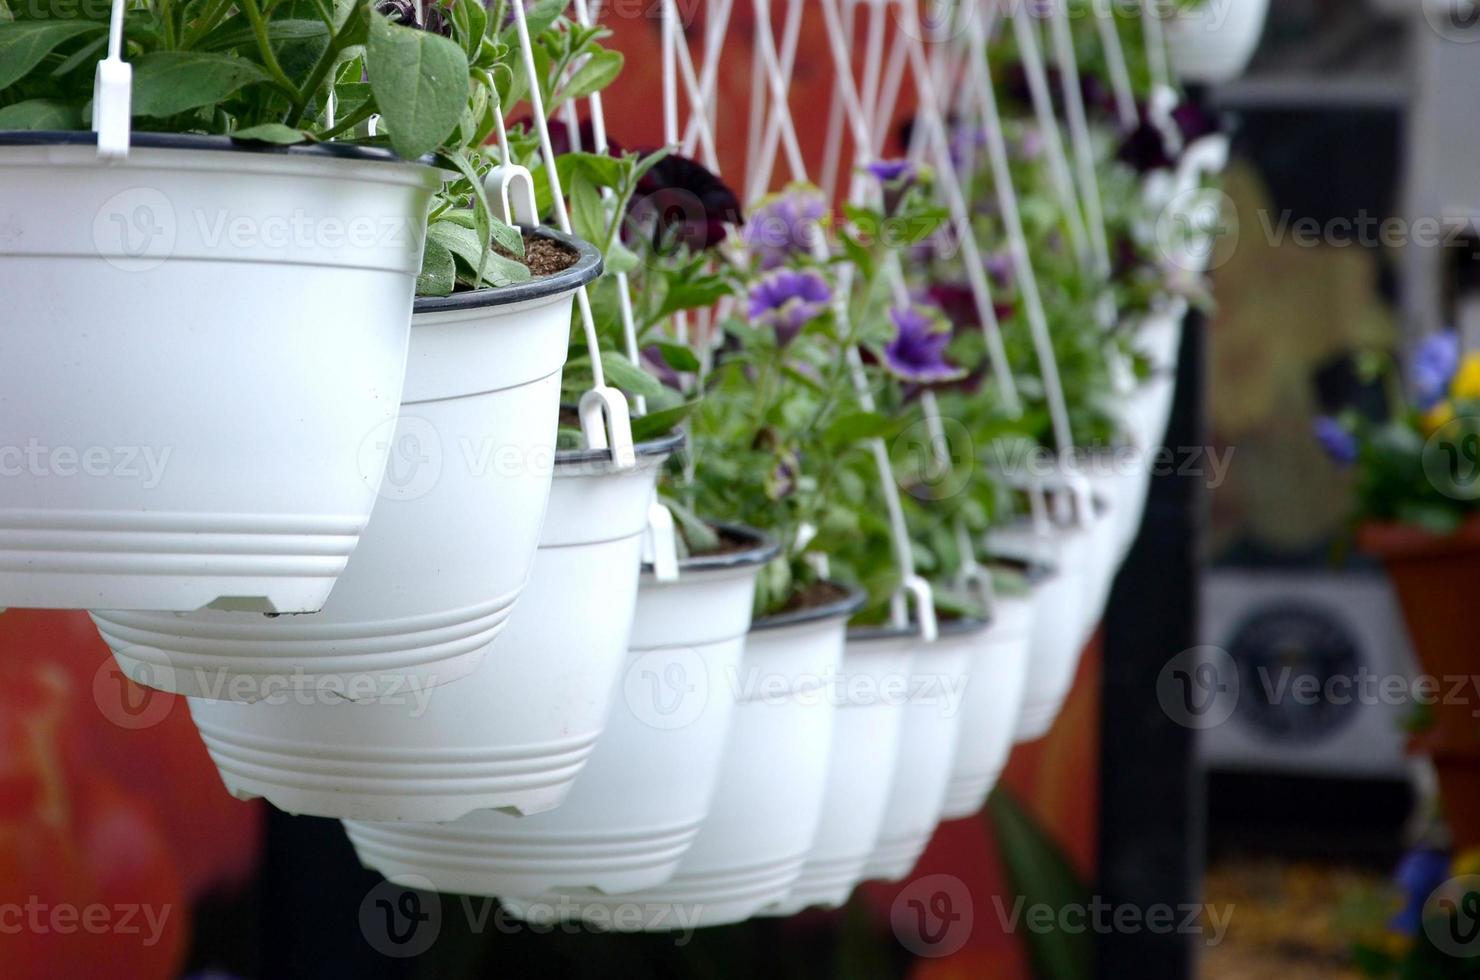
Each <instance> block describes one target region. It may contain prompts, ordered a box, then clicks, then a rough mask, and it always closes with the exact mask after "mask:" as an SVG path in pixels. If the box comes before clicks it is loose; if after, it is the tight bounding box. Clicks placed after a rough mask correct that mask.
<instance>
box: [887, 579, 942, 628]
mask: <svg viewBox="0 0 1480 980" xmlns="http://www.w3.org/2000/svg"><path fill="white" fill-rule="evenodd" d="M911 599H913V600H914V601H915V618H914V622H916V623H918V624H919V625H920V639H921V640H923V641H924V642H926V643H934V642H935V641H936V640H938V639H940V624H939V623H938V622H937V621H936V618H935V590H934V589H932V588H931V587H930V583H929V582H927V581H925V580H924V579H923V578H921V577H920V576H918V575H906V576H905V578H904V581H903V582H900V583H899V591H898V592H896V593H894V598H893V600H892V603H891V604H892V605H893V606H894V613H895V619H896V620H897V621H898V620H903V621H904V622H909V621H910V619H909V601H910V600H911Z"/></svg>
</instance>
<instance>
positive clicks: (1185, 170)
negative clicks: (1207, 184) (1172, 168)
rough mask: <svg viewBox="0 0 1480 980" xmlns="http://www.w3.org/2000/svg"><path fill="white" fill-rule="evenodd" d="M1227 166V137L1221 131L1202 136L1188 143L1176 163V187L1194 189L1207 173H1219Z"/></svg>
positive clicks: (1182, 189) (1185, 189)
mask: <svg viewBox="0 0 1480 980" xmlns="http://www.w3.org/2000/svg"><path fill="white" fill-rule="evenodd" d="M1227 166H1228V137H1226V136H1224V135H1222V134H1221V133H1215V134H1214V135H1212V136H1204V137H1203V138H1202V139H1199V140H1194V141H1193V142H1192V143H1189V144H1188V146H1187V150H1186V151H1185V152H1184V153H1183V154H1182V162H1181V163H1179V164H1178V165H1177V189H1178V190H1179V191H1190V190H1194V189H1195V188H1196V187H1197V185H1198V184H1199V183H1201V182H1202V179H1203V177H1204V176H1205V175H1207V174H1216V173H1220V172H1221V171H1222V170H1223V168H1225V167H1227Z"/></svg>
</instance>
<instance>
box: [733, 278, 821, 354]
mask: <svg viewBox="0 0 1480 980" xmlns="http://www.w3.org/2000/svg"><path fill="white" fill-rule="evenodd" d="M831 301H832V290H831V289H830V288H829V287H828V285H827V280H825V279H823V278H822V276H820V275H819V274H817V273H816V272H813V271H811V270H805V271H802V272H797V271H794V270H791V269H778V270H776V271H775V272H773V273H771V274H770V275H768V276H765V277H764V278H763V279H761V281H760V282H758V283H756V284H755V286H753V287H752V288H751V290H750V320H751V323H753V324H755V325H756V326H764V327H770V328H771V329H772V330H774V331H775V332H776V343H777V344H778V345H779V346H781V347H785V346H786V345H787V344H789V343H791V342H792V341H793V340H795V339H796V337H797V334H799V333H801V332H802V328H803V327H805V326H806V325H807V324H808V323H810V322H812V321H813V320H815V319H816V318H817V317H818V316H820V315H821V314H822V313H823V312H825V311H826V310H827V304H828V303H829V302H831Z"/></svg>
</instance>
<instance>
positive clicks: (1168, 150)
mask: <svg viewBox="0 0 1480 980" xmlns="http://www.w3.org/2000/svg"><path fill="white" fill-rule="evenodd" d="M1139 120H1140V121H1139V122H1138V123H1137V125H1136V127H1135V128H1134V129H1132V130H1131V131H1130V132H1128V133H1126V134H1125V136H1124V137H1123V138H1122V140H1121V144H1120V150H1119V152H1118V153H1117V158H1118V159H1119V160H1120V161H1121V162H1122V163H1127V164H1129V165H1130V166H1132V167H1135V168H1136V172H1137V173H1141V174H1147V173H1150V172H1151V171H1153V170H1170V169H1171V168H1172V167H1175V166H1176V165H1177V153H1176V152H1174V150H1175V149H1176V148H1174V147H1172V146H1169V145H1168V141H1167V134H1166V132H1164V131H1163V130H1162V129H1161V127H1159V126H1158V125H1157V124H1156V123H1155V122H1153V121H1152V119H1151V116H1150V113H1149V111H1148V109H1147V107H1146V106H1144V105H1143V106H1140V107H1139ZM1172 123H1173V124H1174V125H1175V126H1176V127H1177V132H1178V135H1180V137H1181V140H1182V145H1183V146H1186V145H1187V144H1188V143H1191V142H1192V141H1193V140H1196V139H1200V138H1201V137H1204V136H1210V135H1212V134H1213V133H1217V132H1219V131H1220V130H1221V126H1220V124H1219V121H1218V118H1217V117H1216V116H1213V115H1211V114H1209V113H1208V112H1205V111H1204V110H1203V109H1202V107H1201V106H1199V105H1197V104H1196V103H1194V102H1183V103H1181V104H1180V105H1178V106H1177V107H1176V108H1175V109H1173V110H1172Z"/></svg>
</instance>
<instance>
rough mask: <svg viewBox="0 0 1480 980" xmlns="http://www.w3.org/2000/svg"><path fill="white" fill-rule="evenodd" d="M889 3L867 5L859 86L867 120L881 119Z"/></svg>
mask: <svg viewBox="0 0 1480 980" xmlns="http://www.w3.org/2000/svg"><path fill="white" fill-rule="evenodd" d="M888 3H889V0H871V2H869V3H868V4H867V7H868V33H866V34H865V35H864V45H863V75H862V78H861V84H860V86H859V92H860V94H861V96H862V102H863V107H864V110H865V116H864V118H865V119H866V120H867V119H873V120H878V119H879V96H880V94H881V93H880V90H879V88H880V84H881V82H882V79H881V76H882V74H883V72H884V28H885V26H886V24H885V22H884V15H885V14H886V13H887V11H886V10H885V9H884V8H885V7H886V6H888ZM886 125H887V124H886ZM874 152H875V153H877V152H879V151H877V150H875V151H874Z"/></svg>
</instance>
